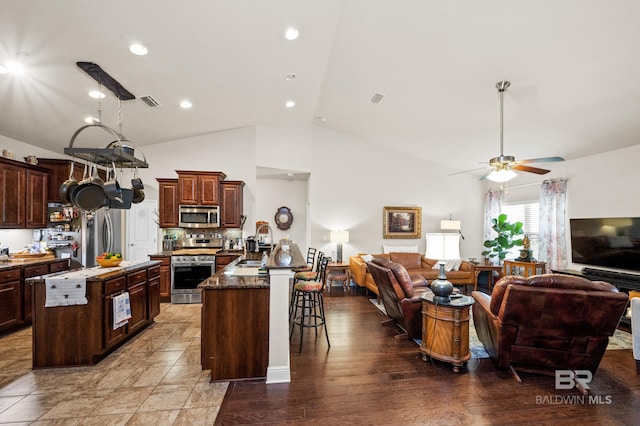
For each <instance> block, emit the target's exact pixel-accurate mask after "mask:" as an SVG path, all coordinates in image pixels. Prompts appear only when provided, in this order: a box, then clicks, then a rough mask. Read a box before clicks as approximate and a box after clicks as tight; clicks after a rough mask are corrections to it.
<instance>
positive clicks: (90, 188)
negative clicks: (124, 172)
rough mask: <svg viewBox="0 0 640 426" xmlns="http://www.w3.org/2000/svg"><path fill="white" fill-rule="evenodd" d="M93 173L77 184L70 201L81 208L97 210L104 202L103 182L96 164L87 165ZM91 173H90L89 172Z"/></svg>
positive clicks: (105, 198)
mask: <svg viewBox="0 0 640 426" xmlns="http://www.w3.org/2000/svg"><path fill="white" fill-rule="evenodd" d="M89 169H90V170H93V174H92V175H91V176H89V177H88V178H86V179H84V180H83V181H82V182H80V183H79V184H78V187H77V188H76V189H75V190H74V192H73V195H72V202H73V204H75V205H76V206H78V207H79V208H81V209H82V210H89V211H93V210H97V209H99V208H101V207H103V206H105V204H106V200H107V197H106V195H105V193H104V188H103V186H104V182H103V181H102V179H100V176H98V166H96V165H95V164H93V165H91V166H90V167H89ZM90 174H91V173H90Z"/></svg>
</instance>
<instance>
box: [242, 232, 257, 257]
mask: <svg viewBox="0 0 640 426" xmlns="http://www.w3.org/2000/svg"><path fill="white" fill-rule="evenodd" d="M257 244H258V242H257V241H256V238H255V237H254V236H248V237H247V238H246V239H245V243H244V246H245V249H246V251H247V253H253V252H255V251H256V246H257Z"/></svg>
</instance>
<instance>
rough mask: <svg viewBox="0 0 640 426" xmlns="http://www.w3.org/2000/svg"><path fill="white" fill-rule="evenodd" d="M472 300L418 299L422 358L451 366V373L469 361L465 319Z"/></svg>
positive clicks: (426, 296) (431, 297)
mask: <svg viewBox="0 0 640 426" xmlns="http://www.w3.org/2000/svg"><path fill="white" fill-rule="evenodd" d="M473 303H474V299H473V297H470V296H461V297H458V298H452V299H451V301H450V302H449V303H444V304H443V303H436V302H434V301H433V294H425V295H424V296H422V344H421V345H420V352H422V359H423V360H424V361H427V359H428V358H429V357H431V358H435V359H438V360H440V361H444V362H448V363H451V364H453V372H454V373H457V372H459V371H460V366H461V365H462V364H463V363H465V362H467V361H468V360H469V359H470V358H471V352H470V351H469V317H470V310H471V309H470V308H471V305H473Z"/></svg>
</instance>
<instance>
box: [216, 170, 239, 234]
mask: <svg viewBox="0 0 640 426" xmlns="http://www.w3.org/2000/svg"><path fill="white" fill-rule="evenodd" d="M243 188H244V182H242V181H239V180H225V181H222V182H220V193H221V203H220V206H221V207H220V208H221V215H222V217H221V221H220V225H221V226H222V227H225V228H240V226H241V225H242V223H241V221H242V217H241V216H242V213H243V205H242V197H243Z"/></svg>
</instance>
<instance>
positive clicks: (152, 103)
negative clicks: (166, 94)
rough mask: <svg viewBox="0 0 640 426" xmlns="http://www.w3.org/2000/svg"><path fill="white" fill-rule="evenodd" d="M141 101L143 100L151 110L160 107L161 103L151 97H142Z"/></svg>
mask: <svg viewBox="0 0 640 426" xmlns="http://www.w3.org/2000/svg"><path fill="white" fill-rule="evenodd" d="M140 99H142V102H144V103H145V104H147V106H150V107H151V108H155V107H159V106H160V102H158V101H156V100H155V99H153V98H152V97H151V95H146V96H140Z"/></svg>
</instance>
